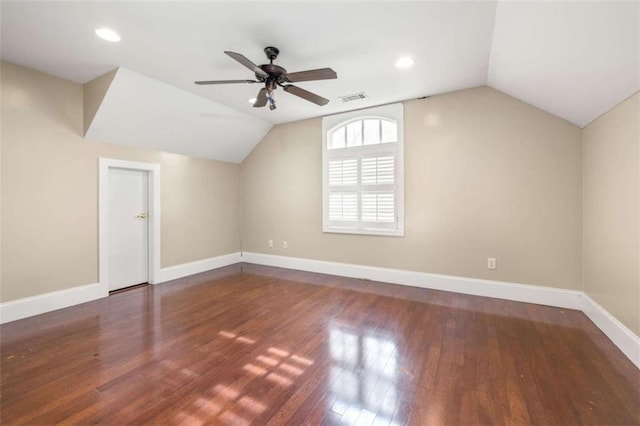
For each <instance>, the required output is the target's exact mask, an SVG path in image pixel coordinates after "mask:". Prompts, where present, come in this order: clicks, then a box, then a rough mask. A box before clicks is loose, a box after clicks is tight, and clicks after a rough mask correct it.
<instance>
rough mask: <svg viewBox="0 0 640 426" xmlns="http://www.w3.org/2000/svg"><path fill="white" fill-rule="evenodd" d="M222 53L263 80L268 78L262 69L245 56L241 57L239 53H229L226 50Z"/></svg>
mask: <svg viewBox="0 0 640 426" xmlns="http://www.w3.org/2000/svg"><path fill="white" fill-rule="evenodd" d="M224 53H226V54H227V55H229V56H231V57H232V58H233V59H235V60H236V61H238V62H240V63H241V64H242V65H244V66H245V67H247V68H249V69H250V70H251V71H253V72H254V73H256V74H258V75H259V76H261V77H264V78H267V77H269V74H267V73H266V72H265V71H264V70H263V69H262V68H260V67H259V66H257V65H256V64H254V63H253V62H251V61H250V60H249V59H248V58H247V57H246V56H244V55H241V54H240V53H236V52H230V51H228V50H225V52H224Z"/></svg>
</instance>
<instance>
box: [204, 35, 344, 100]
mask: <svg viewBox="0 0 640 426" xmlns="http://www.w3.org/2000/svg"><path fill="white" fill-rule="evenodd" d="M224 53H225V54H227V55H228V56H230V57H231V58H233V59H235V60H236V61H237V62H239V63H240V64H242V65H244V66H245V67H246V68H248V69H250V70H251V71H253V73H254V75H255V78H256V79H255V80H204V81H196V82H195V84H199V85H209V84H237V83H249V84H252V83H263V84H264V87H263V88H262V89H260V91H259V92H258V96H256V100H255V102H254V103H253V107H254V108H261V107H264V106H266V105H267V103H268V104H269V109H270V110H272V111H273V110H274V109H276V101H275V98H274V97H273V92H274V91H275V90H276V89H277V88H278V86H280V87H282V88H283V89H284V91H285V92H287V93H291V94H292V95H295V96H298V97H300V98H302V99H304V100H307V101H309V102H312V103H314V104H316V105H320V106H323V105H326V104H328V103H329V99H326V98H323V97H322V96H319V95H316V94H315V93H312V92H309V91H308V90H305V89H302V88H300V87H298V86H294V85H293V84H289V83H297V82H300V81H314V80H329V79H334V78H338V75H337V74H336V72H335V71H334V70H332V69H331V68H319V69H315V70H308V71H299V72H294V73H288V72H287V70H286V69H285V68H283V67H281V66H279V65H275V64H274V63H273V61H274V60H275V59H276V58H277V57H278V54H279V53H280V50H278V48H277V47H273V46H267V47H265V48H264V53H265V55H267V58H268V59H269V63H268V64H262V65H256V64H254V63H253V62H251V60H249V59H248V58H247V57H246V56H244V55H242V54H240V53H236V52H231V51H225V52H224Z"/></svg>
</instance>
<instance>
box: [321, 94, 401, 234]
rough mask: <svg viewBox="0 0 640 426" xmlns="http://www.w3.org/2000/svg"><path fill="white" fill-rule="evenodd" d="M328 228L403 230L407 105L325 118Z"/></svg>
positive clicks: (377, 231)
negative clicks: (404, 115)
mask: <svg viewBox="0 0 640 426" xmlns="http://www.w3.org/2000/svg"><path fill="white" fill-rule="evenodd" d="M322 131H323V231H324V232H342V233H350V234H373V235H395V236H402V235H404V217H403V216H404V215H403V210H404V203H403V195H404V193H403V181H404V175H403V157H402V151H403V150H402V148H403V108H402V104H393V105H385V106H383V107H377V108H370V109H367V110H362V111H354V112H349V113H345V114H338V115H333V116H328V117H324V118H323V120H322Z"/></svg>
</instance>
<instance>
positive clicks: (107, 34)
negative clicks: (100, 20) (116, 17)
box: [96, 28, 120, 42]
mask: <svg viewBox="0 0 640 426" xmlns="http://www.w3.org/2000/svg"><path fill="white" fill-rule="evenodd" d="M96 35H97V36H98V37H100V38H101V39H103V40H107V41H113V42H117V41H120V36H119V35H118V33H117V32H115V31H113V30H110V29H109V28H98V29H97V30H96Z"/></svg>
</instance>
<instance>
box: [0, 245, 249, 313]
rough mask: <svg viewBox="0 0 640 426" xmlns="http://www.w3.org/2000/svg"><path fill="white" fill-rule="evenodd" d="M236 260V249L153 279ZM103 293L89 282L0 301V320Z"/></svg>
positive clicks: (239, 258) (168, 278)
mask: <svg viewBox="0 0 640 426" xmlns="http://www.w3.org/2000/svg"><path fill="white" fill-rule="evenodd" d="M238 262H242V255H241V253H240V252H237V253H231V254H226V255H223V256H217V257H211V258H209V259H203V260H198V261H195V262H190V263H185V264H182V265H177V266H172V267H169V268H163V269H161V270H160V279H159V280H156V283H162V282H165V281H171V280H175V279H177V278H182V277H185V276H187V275H193V274H198V273H200V272H205V271H209V270H211V269H216V268H221V267H223V266H227V265H233V264H234V263H238ZM106 296H107V294H104V292H103V289H102V288H101V287H100V284H89V285H83V286H79V287H72V288H69V289H66V290H60V291H54V292H51V293H45V294H40V295H38V296H32V297H25V298H24V299H18V300H12V301H9V302H4V303H0V324H4V323H7V322H11V321H16V320H19V319H22V318H27V317H32V316H34V315H40V314H44V313H46V312H50V311H55V310H56V309H62V308H66V307H69V306H73V305H79V304H80V303H85V302H90V301H92V300H96V299H100V298H101V297H106Z"/></svg>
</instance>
